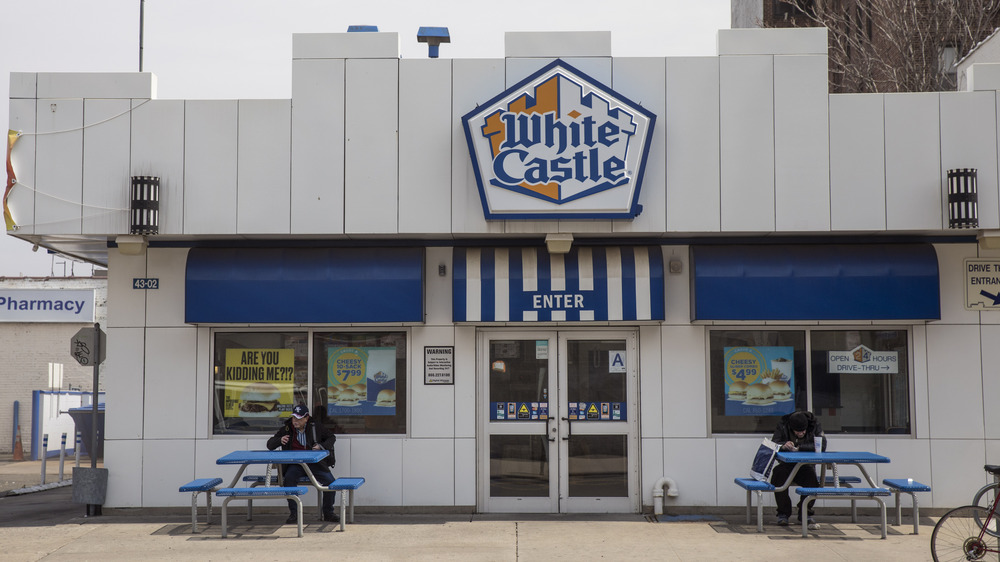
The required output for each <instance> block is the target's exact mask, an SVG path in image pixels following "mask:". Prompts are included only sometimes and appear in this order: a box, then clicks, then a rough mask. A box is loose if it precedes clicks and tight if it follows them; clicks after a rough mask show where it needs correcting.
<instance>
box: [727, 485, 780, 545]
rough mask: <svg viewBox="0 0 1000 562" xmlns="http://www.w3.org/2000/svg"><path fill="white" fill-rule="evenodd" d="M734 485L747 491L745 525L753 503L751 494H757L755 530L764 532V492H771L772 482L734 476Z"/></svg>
mask: <svg viewBox="0 0 1000 562" xmlns="http://www.w3.org/2000/svg"><path fill="white" fill-rule="evenodd" d="M733 481H734V482H736V485H737V486H739V487H740V488H743V489H744V490H746V491H747V525H749V524H750V510H751V506H752V504H753V501H752V495H751V494H756V495H757V532H758V533H763V532H764V492H773V491H774V484H771V483H770V482H764V481H761V480H755V479H753V478H736V479H734V480H733Z"/></svg>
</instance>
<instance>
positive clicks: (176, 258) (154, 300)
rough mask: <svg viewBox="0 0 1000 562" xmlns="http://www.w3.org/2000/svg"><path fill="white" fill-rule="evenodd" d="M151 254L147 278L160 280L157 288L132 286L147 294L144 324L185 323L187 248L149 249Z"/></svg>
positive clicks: (138, 291) (163, 325) (169, 324)
mask: <svg viewBox="0 0 1000 562" xmlns="http://www.w3.org/2000/svg"><path fill="white" fill-rule="evenodd" d="M146 251H147V252H149V253H150V254H151V256H150V258H151V259H150V260H149V266H148V268H147V270H146V277H151V278H153V279H159V281H160V283H159V287H158V288H157V289H148V290H145V291H143V290H141V289H132V291H133V292H136V293H142V292H145V293H146V325H147V326H156V327H172V326H184V327H188V325H186V324H185V323H184V307H183V306H177V303H179V302H184V283H185V272H186V267H187V256H188V251H189V249H188V248H149V249H147V250H146Z"/></svg>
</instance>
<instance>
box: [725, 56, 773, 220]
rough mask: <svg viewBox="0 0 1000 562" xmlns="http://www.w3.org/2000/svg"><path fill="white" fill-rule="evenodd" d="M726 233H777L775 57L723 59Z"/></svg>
mask: <svg viewBox="0 0 1000 562" xmlns="http://www.w3.org/2000/svg"><path fill="white" fill-rule="evenodd" d="M719 65H720V66H719V77H720V78H719V92H720V94H719V96H720V98H719V125H720V128H721V131H722V135H721V144H720V150H721V166H720V177H721V180H722V191H721V193H722V197H721V210H722V230H723V231H724V232H733V231H747V232H751V231H772V230H774V173H775V171H774V57H771V56H740V57H719Z"/></svg>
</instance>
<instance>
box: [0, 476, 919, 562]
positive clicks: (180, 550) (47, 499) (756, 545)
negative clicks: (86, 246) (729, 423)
mask: <svg viewBox="0 0 1000 562" xmlns="http://www.w3.org/2000/svg"><path fill="white" fill-rule="evenodd" d="M230 506H231V507H234V506H235V509H234V510H232V511H231V516H230V521H231V527H230V531H229V532H230V537H229V538H227V539H222V538H221V528H220V526H219V522H220V519H221V518H220V515H219V508H218V505H216V507H215V512H214V514H213V517H212V524H211V525H209V526H207V527H206V526H204V525H203V524H199V532H198V533H196V534H192V533H191V517H190V510H187V509H169V510H166V509H165V510H123V509H116V510H112V509H106V510H105V515H102V516H97V517H85V516H84V514H85V507H84V506H83V505H80V504H75V503H72V491H71V488H69V487H66V488H57V489H53V490H48V491H43V492H36V493H30V494H22V495H17V496H8V497H3V498H0V545H2V547H0V549H2V551H0V559H3V560H5V561H22V560H23V561H27V560H46V561H50V560H51V561H59V560H73V561H79V560H95V561H101V562H108V561H113V560H130V561H131V560H137V559H143V560H150V559H152V560H168V559H169V560H239V561H241V562H246V561H247V560H250V559H252V560H281V561H283V562H285V561H288V560H295V559H307V560H324V559H333V558H346V559H348V560H352V561H354V560H434V561H440V560H498V561H507V560H511V561H514V560H528V561H534V560H539V561H541V560H573V561H577V562H579V561H589V560H598V559H609V560H628V559H642V560H679V561H687V560H767V561H771V560H809V561H810V562H813V561H827V560H831V561H834V560H836V561H857V560H880V561H881V560H900V561H906V562H914V561H917V560H929V559H930V547H929V545H930V535H931V531H932V530H933V524H934V522H935V520H934V519H933V518H926V517H925V518H923V520H922V521H921V523H922V525H921V529H920V533H921V534H920V535H912V534H910V533H911V532H912V530H913V527H912V524H906V523H907V521H906V520H904V525H902V526H899V527H893V526H890V528H889V536H888V538H887V539H886V540H881V539H880V538H879V535H880V533H879V529H878V523H877V519H876V518H875V517H871V516H864V517H862V521H861V523H859V524H852V523H850V518H849V517H846V516H844V517H831V518H827V519H824V517H823V514H822V512H820V513H819V519H820V521H821V523H822V526H821V528H820V529H819V530H817V531H812V532H810V537H809V538H807V539H803V538H802V537H801V536H800V534H799V529H798V528H797V527H777V526H774V525H771V524H768V525H765V527H764V533H761V534H758V533H757V532H756V527H755V526H754V525H746V522H745V520H744V514H743V512H742V509H741V510H739V513H738V514H737V513H735V512H734V514H733V515H723V516H711V517H710V518H709V519H707V520H691V519H697V518H694V517H675V518H670V517H663V518H662V519H664V520H669V521H660V522H658V521H656V520H655V518H654V517H652V516H648V517H644V516H641V515H608V516H606V515H538V516H530V515H529V516H525V515H511V516H503V515H458V514H449V515H412V514H406V515H399V514H385V513H379V514H375V513H365V511H364V509H363V508H359V511H358V513H357V515H356V522H355V524H353V525H348V526H347V530H346V531H345V532H340V530H339V529H340V526H339V524H335V523H323V522H320V521H318V520H316V519H315V514H310V513H307V514H306V523H307V525H306V527H305V536H304V537H303V538H298V537H296V528H295V526H294V525H285V524H284V520H285V517H286V515H287V512H285V511H284V510H283V509H278V508H268V509H260V508H259V509H255V510H254V512H255V513H254V521H252V522H248V521H246V519H245V517H244V513H245V511H244V509H243V506H241V505H239V504H237V502H233V503H231V504H230ZM200 511H201V518H200V521H202V522H203V521H204V508H202V509H201V510H200ZM890 521H891V515H890Z"/></svg>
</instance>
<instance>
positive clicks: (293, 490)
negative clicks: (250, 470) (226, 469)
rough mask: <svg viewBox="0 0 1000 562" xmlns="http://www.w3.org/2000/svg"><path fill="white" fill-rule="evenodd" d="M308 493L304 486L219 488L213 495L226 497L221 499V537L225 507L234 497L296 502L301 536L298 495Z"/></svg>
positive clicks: (224, 529) (224, 536) (224, 534)
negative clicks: (281, 499) (282, 499)
mask: <svg viewBox="0 0 1000 562" xmlns="http://www.w3.org/2000/svg"><path fill="white" fill-rule="evenodd" d="M307 493H309V488H307V487H305V486H271V487H268V486H265V487H250V488H221V489H218V490H216V491H215V495H217V496H219V497H224V498H226V499H225V500H223V501H222V538H226V532H227V523H228V520H227V518H226V508H227V507H228V505H229V502H230V501H232V500H235V499H245V500H248V501H249V500H253V499H254V498H285V499H289V500H292V501H294V502H295V503H296V506H297V509H298V527H299V537H301V536H302V500H301V499H300V498H299V496H304V495H306V494H307Z"/></svg>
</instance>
